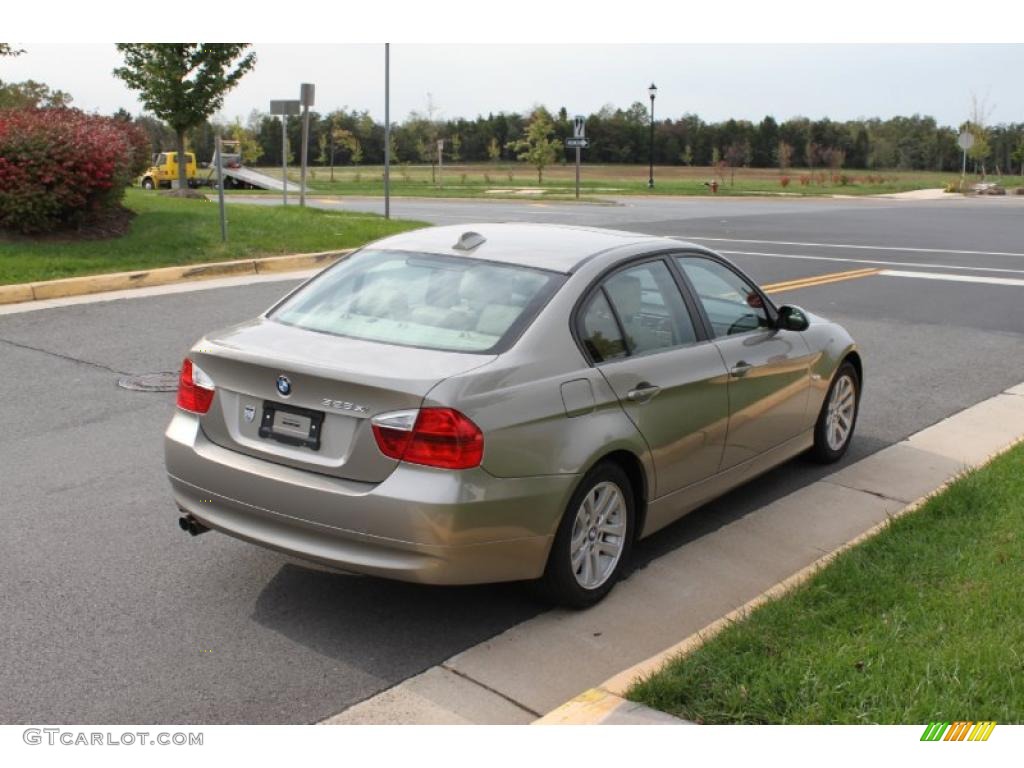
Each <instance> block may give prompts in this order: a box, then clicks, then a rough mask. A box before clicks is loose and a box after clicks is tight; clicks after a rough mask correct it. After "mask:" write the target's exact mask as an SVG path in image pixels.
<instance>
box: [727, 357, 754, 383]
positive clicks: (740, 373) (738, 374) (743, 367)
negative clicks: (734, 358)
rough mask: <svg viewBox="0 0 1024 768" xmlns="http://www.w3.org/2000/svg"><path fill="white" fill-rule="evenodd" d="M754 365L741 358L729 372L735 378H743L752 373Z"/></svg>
mask: <svg viewBox="0 0 1024 768" xmlns="http://www.w3.org/2000/svg"><path fill="white" fill-rule="evenodd" d="M753 367H754V366H752V365H751V364H750V363H748V362H747V361H746V360H740V361H739V362H738V363H736V365H734V366H733V367H732V370H731V371H729V374H730V375H731V376H732V377H733V378H736V379H742V378H743V377H744V376H746V375H747V374H748V373H750V369H751V368H753Z"/></svg>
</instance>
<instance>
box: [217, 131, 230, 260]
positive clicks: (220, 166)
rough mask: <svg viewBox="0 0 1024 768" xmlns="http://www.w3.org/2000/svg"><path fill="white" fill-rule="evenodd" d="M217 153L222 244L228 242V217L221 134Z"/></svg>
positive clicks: (218, 135)
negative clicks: (225, 203) (225, 208)
mask: <svg viewBox="0 0 1024 768" xmlns="http://www.w3.org/2000/svg"><path fill="white" fill-rule="evenodd" d="M216 153H217V202H218V203H219V205H220V240H221V242H222V243H226V242H227V241H228V217H227V214H226V212H225V211H224V159H223V158H222V157H221V147H220V132H218V133H217V140H216Z"/></svg>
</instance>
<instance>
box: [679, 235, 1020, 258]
mask: <svg viewBox="0 0 1024 768" xmlns="http://www.w3.org/2000/svg"><path fill="white" fill-rule="evenodd" d="M676 239H677V240H695V241H698V242H704V241H708V242H716V243H756V244H758V245H796V246H799V247H801V248H853V249H858V250H863V251H907V252H909V253H962V254H968V255H971V256H1016V257H1018V258H1024V253H1014V252H1011V251H960V250H954V249H950V248H910V247H908V246H901V245H852V244H848V243H847V244H843V243H797V242H792V241H789V240H743V239H740V238H735V237H697V236H696V235H691V236H683V235H680V236H678V237H677V238H676Z"/></svg>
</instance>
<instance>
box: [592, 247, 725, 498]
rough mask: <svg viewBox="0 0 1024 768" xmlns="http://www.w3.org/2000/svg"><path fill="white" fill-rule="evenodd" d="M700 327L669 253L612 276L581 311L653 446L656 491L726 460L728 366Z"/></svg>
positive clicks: (597, 353)
mask: <svg viewBox="0 0 1024 768" xmlns="http://www.w3.org/2000/svg"><path fill="white" fill-rule="evenodd" d="M699 327H700V326H699V325H698V323H697V322H695V313H694V311H693V309H692V308H691V307H688V306H687V304H686V301H685V300H684V297H683V293H682V292H681V291H680V288H679V285H678V283H677V281H676V278H675V277H674V276H673V274H672V271H671V269H670V268H669V265H668V263H667V261H666V260H664V259H662V258H654V259H650V260H646V261H641V262H639V263H637V262H634V263H631V264H629V265H627V266H625V267H623V268H622V269H620V270H618V271H616V272H614V273H612V274H611V275H609V276H608V277H606V278H605V279H604V280H602V281H601V283H600V284H599V285H598V286H597V287H596V289H594V290H593V291H592V292H591V294H590V296H589V297H588V298H587V300H586V302H585V304H584V305H583V306H582V308H581V312H580V314H579V319H578V328H577V330H578V333H579V336H580V338H581V340H582V341H583V344H584V346H585V347H586V349H587V350H588V353H589V355H590V356H591V358H592V359H593V361H594V362H595V364H596V365H597V368H598V370H599V371H600V372H601V373H602V374H603V375H604V377H605V379H607V381H608V383H609V385H610V386H611V387H612V389H613V390H614V391H615V393H616V395H617V396H618V398H619V401H620V402H621V403H622V406H623V408H624V409H625V411H626V413H627V414H628V415H629V418H630V419H631V420H632V421H633V423H634V424H636V426H637V429H638V430H639V431H640V433H641V434H642V435H643V437H644V439H645V440H646V441H647V444H648V446H649V448H650V451H651V456H652V458H653V462H654V467H655V473H656V478H655V485H656V487H655V489H654V494H652V495H656V496H663V495H665V494H667V493H671V492H672V491H675V490H678V489H680V488H684V487H686V486H687V485H690V484H692V483H695V482H698V481H700V480H702V479H704V478H706V477H708V476H710V475H713V474H714V473H715V472H716V471H717V470H718V466H719V463H720V462H721V458H722V451H723V448H724V445H725V435H726V427H727V423H728V416H729V409H728V397H727V394H726V371H725V366H724V365H723V363H722V357H721V355H720V354H719V352H718V349H717V348H716V347H715V345H714V344H712V343H710V342H708V341H705V340H703V339H702V334H701V333H699V332H698V328H699Z"/></svg>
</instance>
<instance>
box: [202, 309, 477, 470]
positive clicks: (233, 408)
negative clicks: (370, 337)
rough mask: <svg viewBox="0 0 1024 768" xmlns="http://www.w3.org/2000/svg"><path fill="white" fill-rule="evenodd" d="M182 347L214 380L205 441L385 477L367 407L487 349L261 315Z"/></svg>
mask: <svg viewBox="0 0 1024 768" xmlns="http://www.w3.org/2000/svg"><path fill="white" fill-rule="evenodd" d="M190 357H192V359H193V361H194V362H195V363H196V364H198V365H199V366H200V367H201V368H202V369H203V370H204V371H205V372H206V373H207V374H209V376H210V377H211V378H212V379H213V381H214V384H215V386H216V395H215V397H214V400H213V404H212V405H211V407H210V410H209V412H208V413H206V414H204V415H203V416H202V421H201V424H202V428H203V432H204V433H205V434H206V436H207V437H208V438H209V439H210V440H211V441H212V442H214V443H216V444H218V445H220V446H222V447H225V448H229V449H231V450H236V451H239V452H241V453H245V454H248V455H251V456H257V457H259V458H263V459H266V460H268V461H274V462H277V463H281V464H286V465H289V466H293V467H297V468H299V469H306V470H310V471H314V472H320V473H323V474H327V475H333V476H336V477H340V478H345V479H348V480H358V481H362V482H369V483H378V482H381V481H383V480H384V479H385V478H387V476H388V475H389V474H391V472H392V471H393V470H394V468H395V467H396V466H397V464H398V462H397V461H396V460H394V459H391V458H388V457H387V456H385V455H384V454H382V453H381V452H380V450H379V449H378V448H377V443H376V440H375V438H374V435H373V430H372V427H371V424H370V419H371V418H372V417H373V416H376V415H378V414H381V413H387V412H389V411H396V410H402V409H407V408H418V407H419V406H420V404H421V403H422V401H423V398H424V396H425V395H426V394H427V392H429V391H430V389H431V388H432V387H434V385H436V384H437V383H438V382H440V381H442V380H444V379H446V378H448V377H450V376H454V375H456V374H459V373H463V372H465V371H467V370H470V369H471V368H475V367H478V366H480V365H484V364H486V363H488V362H490V361H491V360H493V359H494V356H493V355H479V354H469V353H458V352H440V351H436V350H424V349H416V348H413V347H402V346H396V345H391V344H381V343H376V342H371V341H364V340H360V339H352V338H347V337H341V336H334V335H330V334H325V333H320V332H316V331H308V330H303V329H299V328H295V327H292V326H289V325H284V324H282V323H278V322H275V321H272V320H267V319H265V318H259V319H256V320H253V321H250V322H247V323H243V324H241V325H237V326H234V327H232V328H229V329H227V330H225V331H222V332H219V333H216V334H212V335H210V336H208V337H206V338H205V339H204V340H203V341H202V342H200V343H199V344H197V345H196V347H195V348H194V349H193V351H192V353H191V354H190ZM280 377H284V378H286V379H287V384H288V387H285V388H286V389H287V390H288V392H287V394H283V393H282V392H281V391H280V389H279V388H278V379H279V378H280ZM268 412H269V415H268ZM321 414H322V416H321ZM318 422H319V424H318ZM311 438H315V440H314V439H311ZM316 443H319V445H316V447H314V445H315V444H316Z"/></svg>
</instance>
